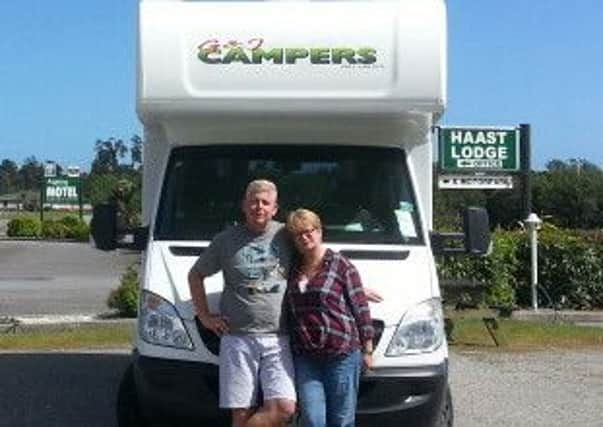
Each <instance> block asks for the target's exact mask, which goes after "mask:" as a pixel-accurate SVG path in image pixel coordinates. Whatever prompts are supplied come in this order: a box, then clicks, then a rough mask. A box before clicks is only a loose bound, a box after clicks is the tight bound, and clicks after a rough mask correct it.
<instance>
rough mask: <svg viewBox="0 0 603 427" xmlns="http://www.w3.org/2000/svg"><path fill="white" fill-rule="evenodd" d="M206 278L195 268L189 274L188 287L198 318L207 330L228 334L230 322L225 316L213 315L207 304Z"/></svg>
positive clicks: (218, 333)
mask: <svg viewBox="0 0 603 427" xmlns="http://www.w3.org/2000/svg"><path fill="white" fill-rule="evenodd" d="M204 279H205V278H204V277H203V276H201V275H200V274H199V273H198V272H197V271H196V270H195V269H194V268H192V269H191V271H189V273H188V286H189V288H190V292H191V298H192V300H193V305H194V306H195V312H196V313H197V317H198V318H199V320H200V321H201V324H203V326H205V327H206V328H207V329H209V330H211V331H213V332H214V333H215V334H217V335H222V334H226V333H228V322H227V319H226V318H225V317H224V316H221V315H219V314H212V313H210V311H209V305H208V304H207V294H206V293H205V283H204Z"/></svg>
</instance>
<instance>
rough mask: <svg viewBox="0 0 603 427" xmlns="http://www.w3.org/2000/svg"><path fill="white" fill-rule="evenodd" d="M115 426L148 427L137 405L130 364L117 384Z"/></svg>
mask: <svg viewBox="0 0 603 427" xmlns="http://www.w3.org/2000/svg"><path fill="white" fill-rule="evenodd" d="M116 415H117V425H118V426H119V427H149V426H150V424H148V423H147V422H146V421H145V419H144V417H143V416H142V412H141V411H140V405H139V403H138V397H137V395H136V384H134V368H133V366H132V364H130V365H128V368H127V369H126V371H125V372H124V375H123V377H122V379H121V382H120V383H119V390H118V392H117V405H116Z"/></svg>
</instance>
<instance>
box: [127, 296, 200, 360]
mask: <svg viewBox="0 0 603 427" xmlns="http://www.w3.org/2000/svg"><path fill="white" fill-rule="evenodd" d="M138 333H139V334H140V337H141V338H142V339H143V340H145V341H146V342H148V343H150V344H155V345H161V346H166V347H175V348H182V349H185V350H192V349H193V348H194V347H193V342H192V341H191V339H190V337H189V335H188V332H187V330H186V328H185V327H184V323H182V319H180V316H178V312H176V308H175V307H174V306H173V305H172V304H171V303H169V302H168V301H166V300H165V299H163V298H161V297H160V296H159V295H156V294H154V293H152V292H149V291H142V293H141V295H140V314H139V316H138Z"/></svg>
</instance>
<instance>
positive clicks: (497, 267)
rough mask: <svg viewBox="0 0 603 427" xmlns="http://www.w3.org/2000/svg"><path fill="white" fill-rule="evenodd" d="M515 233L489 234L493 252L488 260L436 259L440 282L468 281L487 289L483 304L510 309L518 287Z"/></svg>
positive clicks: (482, 258)
mask: <svg viewBox="0 0 603 427" xmlns="http://www.w3.org/2000/svg"><path fill="white" fill-rule="evenodd" d="M518 237H519V236H518V233H516V232H509V231H504V230H497V231H495V232H494V233H493V235H492V240H493V245H492V246H493V247H492V253H491V254H490V255H489V256H487V257H480V258H477V257H470V256H466V255H463V256H450V257H443V258H441V259H439V260H438V271H439V274H440V277H441V278H443V279H454V280H459V279H467V280H469V279H471V280H475V281H477V282H480V283H483V284H485V285H487V286H488V292H487V294H486V299H485V301H480V303H485V304H486V305H489V306H496V307H500V308H506V309H512V308H513V307H514V305H515V288H516V287H517V279H516V272H517V265H518V262H519V261H518V259H517V240H518Z"/></svg>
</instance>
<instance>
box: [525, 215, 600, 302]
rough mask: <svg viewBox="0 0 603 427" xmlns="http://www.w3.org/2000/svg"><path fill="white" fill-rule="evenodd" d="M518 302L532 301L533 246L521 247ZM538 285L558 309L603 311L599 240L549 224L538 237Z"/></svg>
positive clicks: (526, 243)
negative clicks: (531, 262)
mask: <svg viewBox="0 0 603 427" xmlns="http://www.w3.org/2000/svg"><path fill="white" fill-rule="evenodd" d="M519 256H520V258H521V260H522V263H521V268H520V270H519V272H518V277H519V278H520V279H519V281H518V302H519V303H520V304H522V305H528V304H529V303H530V301H531V284H530V247H529V243H528V240H527V238H526V239H525V240H524V241H523V242H522V244H521V245H520V248H519ZM538 284H539V285H540V286H542V287H543V288H545V289H546V292H547V294H548V296H549V297H550V300H551V301H543V302H548V303H550V304H552V305H554V306H555V307H558V308H572V309H593V308H603V248H602V247H601V244H600V242H599V241H597V240H596V239H594V240H591V239H589V238H585V237H584V236H583V235H582V234H581V233H580V234H579V233H577V232H575V231H569V230H563V229H559V228H557V227H555V226H553V225H550V224H545V226H544V227H543V229H542V230H541V231H540V232H539V234H538Z"/></svg>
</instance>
